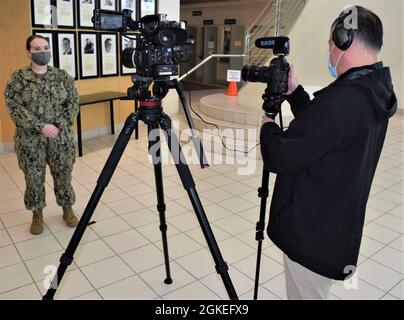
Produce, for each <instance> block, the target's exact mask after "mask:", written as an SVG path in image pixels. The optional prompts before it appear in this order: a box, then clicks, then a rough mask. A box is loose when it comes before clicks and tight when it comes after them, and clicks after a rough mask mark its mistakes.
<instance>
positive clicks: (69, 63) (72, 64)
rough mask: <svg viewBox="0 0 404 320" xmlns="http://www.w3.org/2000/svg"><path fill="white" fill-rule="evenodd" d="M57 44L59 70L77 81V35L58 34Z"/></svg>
mask: <svg viewBox="0 0 404 320" xmlns="http://www.w3.org/2000/svg"><path fill="white" fill-rule="evenodd" d="M57 43H58V62H59V68H60V69H63V70H65V71H66V72H67V73H68V74H70V75H71V76H72V77H73V78H74V80H77V79H78V77H77V59H76V34H75V33H74V32H58V33H57Z"/></svg>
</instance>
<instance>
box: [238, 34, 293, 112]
mask: <svg viewBox="0 0 404 320" xmlns="http://www.w3.org/2000/svg"><path fill="white" fill-rule="evenodd" d="M255 46H256V47H257V48H261V49H273V52H274V54H275V55H276V56H277V57H276V58H274V59H273V60H272V61H271V62H270V64H269V66H268V67H267V66H256V65H247V66H244V67H243V69H242V71H241V77H242V79H243V81H249V82H260V83H266V84H267V88H266V90H265V94H264V95H263V96H262V98H263V99H264V105H263V109H264V111H265V113H266V114H267V115H268V116H269V117H271V118H274V117H275V116H276V115H277V114H278V113H279V111H280V106H281V104H282V102H283V101H284V98H283V96H282V95H283V94H285V93H286V92H288V79H289V71H290V66H289V63H288V62H287V61H286V58H285V56H286V55H288V54H289V52H290V46H289V38H287V37H269V38H260V39H257V40H256V42H255Z"/></svg>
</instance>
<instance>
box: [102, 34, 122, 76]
mask: <svg viewBox="0 0 404 320" xmlns="http://www.w3.org/2000/svg"><path fill="white" fill-rule="evenodd" d="M117 38H118V35H117V34H116V33H99V44H100V53H101V55H100V56H101V63H100V65H101V77H113V76H117V75H118V42H117Z"/></svg>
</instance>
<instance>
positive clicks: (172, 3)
mask: <svg viewBox="0 0 404 320" xmlns="http://www.w3.org/2000/svg"><path fill="white" fill-rule="evenodd" d="M158 12H159V13H166V14H167V20H170V21H174V20H175V21H179V20H180V0H160V1H158ZM178 103H179V99H178V95H177V93H176V91H175V90H174V89H171V90H170V91H169V92H168V94H167V96H166V97H165V98H164V100H163V107H164V112H165V113H167V114H168V115H173V114H176V113H178Z"/></svg>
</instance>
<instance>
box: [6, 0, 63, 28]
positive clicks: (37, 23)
mask: <svg viewBox="0 0 404 320" xmlns="http://www.w3.org/2000/svg"><path fill="white" fill-rule="evenodd" d="M55 4H56V3H55V0H31V21H32V27H34V28H35V27H36V28H52V27H56V6H55ZM3 14H4V13H3Z"/></svg>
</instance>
